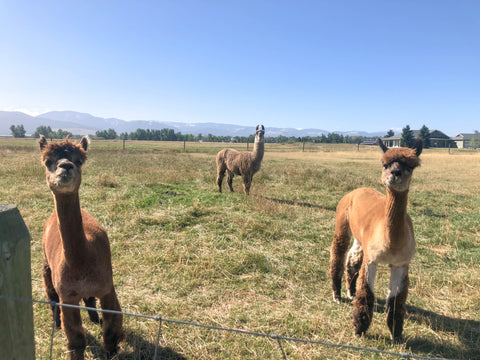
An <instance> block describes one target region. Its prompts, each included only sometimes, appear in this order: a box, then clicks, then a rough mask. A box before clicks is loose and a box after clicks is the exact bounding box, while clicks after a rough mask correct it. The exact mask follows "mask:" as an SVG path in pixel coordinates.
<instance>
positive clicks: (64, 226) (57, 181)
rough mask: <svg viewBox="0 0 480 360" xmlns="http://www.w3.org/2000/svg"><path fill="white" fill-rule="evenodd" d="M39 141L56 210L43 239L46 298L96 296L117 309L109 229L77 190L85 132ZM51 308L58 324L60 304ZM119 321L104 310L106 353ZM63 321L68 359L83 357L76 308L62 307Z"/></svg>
mask: <svg viewBox="0 0 480 360" xmlns="http://www.w3.org/2000/svg"><path fill="white" fill-rule="evenodd" d="M39 144H40V150H41V153H42V155H41V158H42V162H43V164H44V165H45V168H46V177H47V184H48V186H49V188H50V190H51V191H52V194H53V197H54V202H55V211H54V212H53V214H52V215H51V216H50V218H49V219H48V220H47V222H46V223H45V227H44V230H43V239H42V245H43V280H44V286H45V290H46V292H47V296H48V298H49V300H50V301H55V302H60V303H62V304H73V305H78V304H79V302H80V300H81V299H82V298H83V299H84V301H85V304H86V306H89V307H95V298H99V299H100V303H101V306H102V309H109V310H118V311H120V304H119V303H118V300H117V295H116V293H115V288H114V286H113V279H112V265H111V260H110V244H109V241H108V237H107V233H106V232H105V230H104V229H103V228H102V226H101V225H100V224H99V223H98V222H97V221H96V220H95V219H94V218H93V217H92V216H91V215H90V214H89V213H88V212H86V211H85V210H83V209H81V208H80V200H79V195H78V190H79V188H80V183H81V180H82V165H83V163H84V162H85V160H86V158H87V147H88V139H87V138H86V137H83V138H82V139H81V140H80V144H78V145H77V144H75V143H72V142H70V141H69V140H68V139H65V140H64V141H62V142H60V143H50V144H47V140H46V139H45V137H44V136H42V137H41V138H40V141H39ZM55 309H56V310H57V311H56V310H55ZM52 310H53V311H54V314H53V315H54V318H56V319H57V323H56V325H57V327H58V326H60V319H59V317H58V315H59V311H58V307H56V308H54V307H52ZM55 312H56V313H55ZM89 315H90V319H91V320H92V321H94V322H99V319H98V314H97V312H96V311H91V312H89ZM122 321H123V318H122V315H121V314H120V315H118V314H108V313H103V323H102V327H103V342H104V344H105V349H106V350H107V353H109V354H113V353H115V352H116V349H117V344H118V342H119V341H120V340H121V339H122V338H123V336H124V333H123V329H122ZM61 324H62V327H63V330H64V331H65V334H66V336H67V347H68V350H69V355H68V358H69V359H72V360H73V359H75V360H76V359H84V350H85V346H86V340H85V333H84V330H83V327H82V321H81V318H80V311H79V310H78V309H73V308H68V307H63V306H62V307H61Z"/></svg>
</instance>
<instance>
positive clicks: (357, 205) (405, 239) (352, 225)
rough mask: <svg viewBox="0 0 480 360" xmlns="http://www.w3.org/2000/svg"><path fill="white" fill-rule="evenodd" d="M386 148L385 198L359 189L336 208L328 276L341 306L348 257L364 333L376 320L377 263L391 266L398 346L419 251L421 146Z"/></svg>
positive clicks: (389, 304)
mask: <svg viewBox="0 0 480 360" xmlns="http://www.w3.org/2000/svg"><path fill="white" fill-rule="evenodd" d="M378 144H379V146H380V148H381V149H382V150H383V152H384V154H383V156H382V165H383V173H382V181H383V183H384V185H385V186H386V195H383V194H381V193H379V192H378V191H375V190H373V189H368V188H360V189H357V190H354V191H352V192H351V193H349V194H347V195H345V196H344V197H343V198H342V199H341V200H340V202H339V203H338V206H337V213H336V224H335V234H334V237H333V243H332V247H331V259H330V275H331V278H332V288H333V298H334V299H335V301H337V302H338V303H340V301H341V297H340V293H341V286H342V285H341V281H342V275H343V272H344V266H345V254H346V253H347V250H348V247H349V245H350V240H351V237H352V236H353V238H354V241H353V246H352V247H351V249H350V251H349V252H348V255H347V259H346V267H347V275H346V283H347V284H346V286H347V293H348V297H349V298H351V299H352V298H354V302H353V304H354V312H353V325H354V327H355V334H357V335H358V336H361V335H363V334H364V333H365V332H366V331H367V329H368V327H369V326H370V323H371V321H372V316H373V307H374V301H375V295H374V282H375V274H376V271H377V265H378V264H380V263H383V264H388V265H389V266H390V285H389V293H388V296H387V301H386V312H387V325H388V328H389V330H390V333H391V336H392V339H393V341H394V342H395V343H398V342H402V341H403V338H402V332H403V322H404V317H405V311H406V310H405V302H406V299H407V294H408V285H409V280H408V266H409V263H410V261H411V259H412V257H413V255H414V253H415V238H414V233H413V226H412V221H411V219H410V216H409V215H408V214H407V200H408V191H409V187H410V181H411V178H412V173H413V169H415V168H416V167H417V166H419V165H420V159H419V155H420V154H421V152H422V148H423V142H422V140H421V139H417V141H416V143H415V146H414V148H413V149H409V148H394V149H388V148H387V147H386V146H385V145H384V144H383V142H382V141H381V140H380V139H378Z"/></svg>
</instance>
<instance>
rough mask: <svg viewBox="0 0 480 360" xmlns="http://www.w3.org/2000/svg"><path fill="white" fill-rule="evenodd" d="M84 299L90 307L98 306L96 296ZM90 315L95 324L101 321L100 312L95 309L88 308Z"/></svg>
mask: <svg viewBox="0 0 480 360" xmlns="http://www.w3.org/2000/svg"><path fill="white" fill-rule="evenodd" d="M83 301H84V302H85V306H86V307H90V308H95V307H96V305H95V298H94V297H89V298H83ZM88 317H89V318H90V320H91V321H92V322H94V323H95V324H98V323H99V322H100V319H99V318H98V313H97V312H96V311H95V310H88Z"/></svg>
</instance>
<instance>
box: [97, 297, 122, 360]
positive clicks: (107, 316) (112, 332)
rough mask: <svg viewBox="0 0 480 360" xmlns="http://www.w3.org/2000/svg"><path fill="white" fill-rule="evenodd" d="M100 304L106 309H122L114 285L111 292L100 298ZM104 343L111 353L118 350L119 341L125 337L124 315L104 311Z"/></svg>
mask: <svg viewBox="0 0 480 360" xmlns="http://www.w3.org/2000/svg"><path fill="white" fill-rule="evenodd" d="M100 304H101V306H102V309H104V310H115V311H122V309H121V308H120V303H119V302H118V299H117V294H116V293H115V288H113V287H112V290H111V292H110V293H109V294H108V295H106V296H104V297H103V298H101V299H100ZM102 324H103V343H104V345H105V350H106V351H107V353H108V354H109V355H112V354H115V353H116V352H117V345H118V343H119V342H120V341H121V340H122V339H123V338H124V332H123V328H122V324H123V315H122V314H111V313H106V312H105V313H103V322H102Z"/></svg>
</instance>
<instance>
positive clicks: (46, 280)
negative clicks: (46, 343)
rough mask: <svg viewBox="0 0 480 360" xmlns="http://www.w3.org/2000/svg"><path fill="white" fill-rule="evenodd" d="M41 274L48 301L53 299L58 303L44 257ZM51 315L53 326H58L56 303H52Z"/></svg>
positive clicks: (58, 315)
mask: <svg viewBox="0 0 480 360" xmlns="http://www.w3.org/2000/svg"><path fill="white" fill-rule="evenodd" d="M42 275H43V285H44V288H45V292H46V293H47V297H48V300H49V301H53V302H56V303H58V302H59V298H58V294H57V292H56V291H55V288H54V287H53V282H52V271H51V270H50V266H48V263H47V261H46V260H45V259H43V268H42ZM51 307H52V315H53V320H54V321H55V326H56V327H57V328H60V325H61V324H60V322H61V321H60V307H59V306H56V305H52V306H51Z"/></svg>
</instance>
